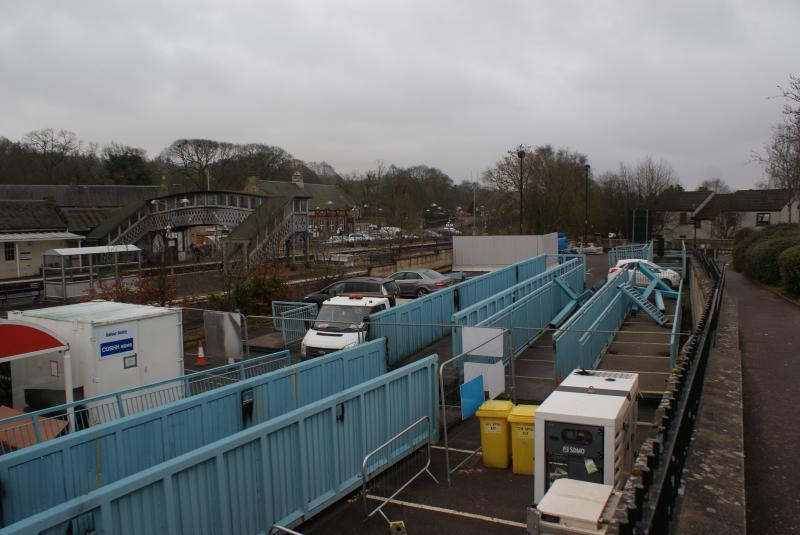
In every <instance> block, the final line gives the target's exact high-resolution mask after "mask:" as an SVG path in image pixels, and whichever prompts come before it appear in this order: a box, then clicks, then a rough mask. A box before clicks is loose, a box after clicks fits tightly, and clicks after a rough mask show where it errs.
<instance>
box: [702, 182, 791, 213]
mask: <svg viewBox="0 0 800 535" xmlns="http://www.w3.org/2000/svg"><path fill="white" fill-rule="evenodd" d="M791 198H792V194H791V192H790V191H789V190H785V189H744V190H739V191H735V192H733V193H719V194H717V195H714V198H712V199H711V200H710V201H709V203H708V204H707V205H705V206H704V207H703V209H702V210H701V211H700V213H699V214H698V218H700V219H713V218H715V217H716V216H718V215H719V214H720V213H723V212H780V211H781V210H782V209H783V208H784V207H785V206H786V205H787V204H789V201H790V200H791Z"/></svg>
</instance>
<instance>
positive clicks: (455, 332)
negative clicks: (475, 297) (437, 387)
mask: <svg viewBox="0 0 800 535" xmlns="http://www.w3.org/2000/svg"><path fill="white" fill-rule="evenodd" d="M556 277H562V278H563V280H564V281H565V282H566V283H567V284H568V285H569V286H570V288H572V289H573V290H575V291H576V292H580V291H581V290H583V286H584V280H585V277H586V269H585V264H584V261H583V259H580V258H571V259H569V260H567V261H566V262H565V263H563V264H558V265H556V266H555V267H552V268H550V269H549V270H547V271H545V272H544V273H541V274H539V275H536V276H534V277H532V278H530V279H528V280H526V281H523V282H521V283H519V284H516V285H514V286H512V287H510V288H508V289H507V290H505V291H502V292H500V293H498V294H495V295H493V296H491V297H489V298H488V299H484V300H483V301H480V302H478V303H475V304H474V305H472V306H471V307H467V308H466V309H463V310H461V311H459V312H456V313H455V314H453V317H452V320H451V321H452V323H453V327H452V344H453V355H459V354H461V352H462V351H463V348H462V344H461V336H460V334H461V333H460V330H461V327H463V326H467V325H475V326H478V325H480V326H489V325H488V324H487V323H485V322H486V321H487V319H488V318H490V317H495V316H497V315H498V314H500V313H502V312H503V311H505V310H507V309H508V307H511V306H513V305H514V303H517V302H519V301H520V300H521V299H523V298H524V297H525V296H527V295H529V294H531V293H534V292H536V291H537V290H538V289H540V288H543V287H544V286H546V285H548V284H550V283H552V282H553V280H555V279H556ZM558 291H559V292H561V293H562V294H563V295H564V298H563V299H562V298H561V297H559V296H556V294H555V293H552V294H551V293H550V292H547V295H548V296H550V295H552V296H554V297H558V299H557V300H556V301H553V303H561V306H564V305H565V304H566V303H567V302H568V301H569V298H568V297H567V295H566V294H565V293H564V292H563V291H561V290H558ZM537 299H538V298H537ZM536 302H537V303H539V304H542V305H544V304H545V302H544V301H538V300H537V301H536ZM550 304H551V301H550V300H549V298H548V300H547V310H548V311H549V306H550ZM526 306H527V305H526ZM559 310H560V308H559ZM557 313H558V310H556V312H555V314H557ZM514 314H515V315H520V314H523V315H524V314H527V313H523V311H522V309H520V310H518V311H517V312H515V313H514ZM555 314H552V315H551V314H550V313H549V312H546V313H544V315H543V316H542V317H546V321H545V323H540V322H539V320H538V319H537V322H536V323H531V321H527V320H526V321H525V322H524V323H516V325H518V326H523V325H524V326H525V327H527V328H530V327H542V328H545V327H547V325H548V324H549V323H550V320H552V319H553V317H554V316H555ZM503 317H504V319H503V320H502V321H503V322H504V323H509V324H510V322H512V321H513V320H514V317H513V315H508V316H507V317H506V316H503ZM526 318H529V319H531V320H532V319H533V318H534V316H532V315H531V316H527V315H526ZM536 318H538V316H536ZM495 321H498V320H495ZM496 326H498V327H499V326H500V325H499V324H497V325H496ZM540 334H541V333H540V332H539V333H537V334H536V335H535V336H533V337H532V338H530V339H529V341H532V340H534V339H535V338H537V337H538V336H539V335H540ZM516 336H517V337H519V336H521V335H520V334H519V333H517V334H516ZM513 340H514V337H512V346H513V347H515V348H516V349H519V348H520V347H522V346H521V345H519V344H517V343H515V342H513ZM520 340H521V339H520ZM523 345H524V344H523ZM515 354H516V353H515Z"/></svg>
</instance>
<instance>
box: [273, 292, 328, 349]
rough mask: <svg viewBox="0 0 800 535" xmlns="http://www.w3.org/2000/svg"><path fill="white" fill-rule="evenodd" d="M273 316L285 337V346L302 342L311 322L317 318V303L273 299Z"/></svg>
mask: <svg viewBox="0 0 800 535" xmlns="http://www.w3.org/2000/svg"><path fill="white" fill-rule="evenodd" d="M272 317H273V318H280V319H274V320H273V322H274V323H275V328H276V329H277V330H278V331H280V333H281V338H283V347H289V346H290V345H292V344H296V343H297V342H300V341H301V340H302V339H303V337H304V336H305V335H306V332H307V331H308V328H309V327H310V326H311V322H312V321H313V320H315V319H316V318H317V305H316V304H314V303H305V302H294V301H273V302H272Z"/></svg>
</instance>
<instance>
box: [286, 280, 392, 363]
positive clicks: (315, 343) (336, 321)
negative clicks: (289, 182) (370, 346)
mask: <svg viewBox="0 0 800 535" xmlns="http://www.w3.org/2000/svg"><path fill="white" fill-rule="evenodd" d="M389 306H390V304H389V299H387V298H386V297H364V296H362V295H355V294H350V295H347V294H345V295H339V296H336V297H332V298H330V299H328V300H327V301H325V302H323V303H322V307H320V309H319V314H317V319H316V320H315V321H314V325H313V326H312V327H311V328H310V329H309V330H308V332H307V333H306V335H305V337H304V338H303V341H302V343H301V344H300V354H301V355H302V356H303V358H304V359H310V358H314V357H321V356H322V355H327V354H328V353H333V352H334V351H339V350H340V349H346V348H348V347H353V346H355V345H358V344H360V343H363V342H365V341H366V340H367V329H368V322H369V316H370V314H375V313H376V312H380V311H381V310H386V309H387V308H389Z"/></svg>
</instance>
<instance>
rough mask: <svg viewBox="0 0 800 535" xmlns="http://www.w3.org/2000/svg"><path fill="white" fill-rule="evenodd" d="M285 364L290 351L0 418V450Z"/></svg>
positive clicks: (206, 389)
mask: <svg viewBox="0 0 800 535" xmlns="http://www.w3.org/2000/svg"><path fill="white" fill-rule="evenodd" d="M289 360H290V355H289V352H288V351H280V352H278V353H272V354H269V355H263V356H261V357H256V358H252V359H247V360H243V361H241V362H238V363H236V364H227V365H225V366H218V367H216V368H211V369H209V370H203V371H201V372H196V373H190V374H188V375H182V376H180V377H175V378H174V379H165V380H163V381H158V382H156V383H149V384H146V385H141V386H137V387H134V388H129V389H126V390H120V391H117V392H114V393H112V394H104V395H102V396H95V397H92V398H88V399H82V400H79V401H74V402H72V403H64V404H61V405H56V406H55V407H49V408H47V409H42V410H38V411H34V412H28V413H25V414H21V415H19V416H14V417H11V418H6V419H3V420H0V424H2V426H3V428H2V430H0V452H2V453H4V454H5V453H9V452H11V451H13V450H15V449H22V448H27V447H29V446H33V445H34V444H38V443H39V442H41V441H42V437H43V433H42V428H44V429H48V428H50V429H53V428H56V427H57V428H58V429H61V428H62V427H63V429H62V430H61V431H60V434H62V435H66V434H73V433H76V432H79V431H83V430H86V429H89V428H90V427H93V426H97V425H100V424H104V423H108V422H112V421H114V420H118V419H120V418H123V417H125V416H130V415H132V414H136V413H139V412H142V411H145V410H148V409H152V408H155V407H159V406H161V405H165V404H167V403H171V402H173V401H177V400H179V399H184V398H187V397H190V396H194V395H197V394H201V393H203V392H208V391H209V390H213V389H215V388H219V387H221V386H226V385H229V384H232V383H235V382H237V381H243V380H245V379H249V378H251V377H256V376H258V375H263V374H265V373H268V372H271V371H274V370H277V369H280V368H283V367H285V366H287V365H289V364H290V362H289ZM70 412H71V414H69V413H70ZM44 434H45V435H46V433H44ZM12 445H13V447H12Z"/></svg>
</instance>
